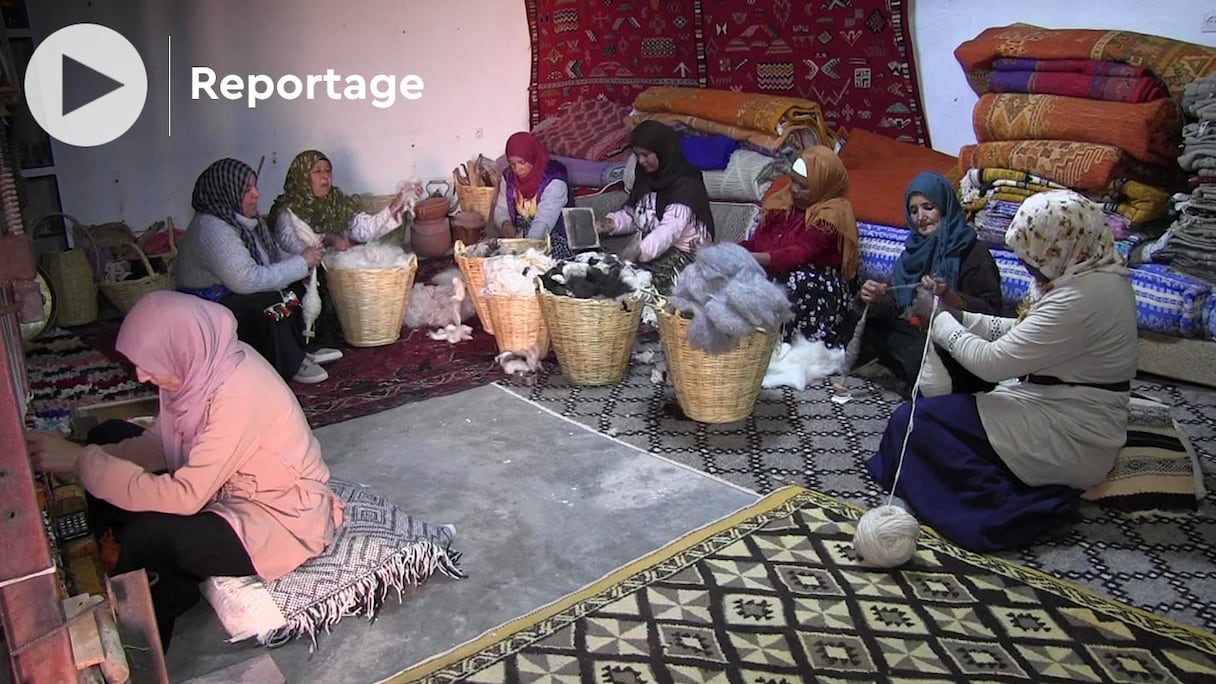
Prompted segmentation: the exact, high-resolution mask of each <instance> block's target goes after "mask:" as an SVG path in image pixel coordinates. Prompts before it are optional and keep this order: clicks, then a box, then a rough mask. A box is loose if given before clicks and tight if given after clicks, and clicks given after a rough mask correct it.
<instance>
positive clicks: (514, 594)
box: [168, 386, 758, 684]
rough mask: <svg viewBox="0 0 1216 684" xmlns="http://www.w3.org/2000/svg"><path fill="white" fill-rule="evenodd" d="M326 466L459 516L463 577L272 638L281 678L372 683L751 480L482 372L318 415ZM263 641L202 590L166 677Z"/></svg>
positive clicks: (681, 525)
mask: <svg viewBox="0 0 1216 684" xmlns="http://www.w3.org/2000/svg"><path fill="white" fill-rule="evenodd" d="M317 437H318V439H319V440H320V441H321V444H322V446H323V448H324V453H325V458H326V461H327V462H328V463H329V465H330V469H331V471H332V472H333V474H334V475H335V476H339V477H342V478H346V479H349V480H354V481H358V482H363V483H367V484H370V485H371V486H373V487H375V488H376V489H377V490H378V491H380V492H383V493H384V494H385V495H387V496H388V497H389V498H391V499H393V500H394V501H396V502H397V504H398V505H400V506H402V507H403V508H404V509H405V510H406V511H408V512H409V513H411V514H413V515H416V516H418V517H420V518H422V519H423V520H427V521H429V522H433V523H452V524H454V525H455V526H456V540H457V541H456V544H455V545H454V548H456V549H458V550H460V551H462V552H463V553H464V557H463V559H462V561H461V567H462V568H463V569H464V570H465V571H466V572H467V573H468V575H469V576H468V578H466V579H463V580H459V581H457V580H451V579H448V578H447V577H444V576H442V575H439V576H436V577H434V578H432V579H431V580H430V581H429V582H427V583H426V584H424V585H423V586H422V587H421V588H420V589H418V590H416V591H415V592H413V593H412V594H409V595H407V596H406V597H405V602H404V603H403V604H402V605H398V604H397V603H396V601H395V599H390V601H389V603H387V604H386V605H385V607H384V608H383V609H382V610H381V612H380V614H379V616H378V618H377V620H376V621H375V622H374V623H369V622H368V621H367V620H366V619H363V618H358V617H351V618H347V619H346V620H344V621H343V622H341V623H339V625H338V626H337V627H336V628H335V629H334V631H333V632H332V633H330V634H328V635H324V634H323V635H322V636H321V638H320V642H319V646H318V648H317V651H316V652H315V653H313V654H309V653H308V645H307V643H305V642H299V641H298V642H295V643H292V644H289V645H287V646H284V647H282V648H279V649H276V650H273V651H269V653H270V654H271V656H272V657H273V658H274V660H275V662H276V663H277V665H278V667H279V669H280V670H281V671H282V673H283V675H284V677H285V678H286V680H287V682H291V683H293V684H294V683H296V682H325V683H327V684H336V683H344V682H357V683H361V682H375V681H377V680H380V679H382V678H384V677H387V676H389V675H392V674H394V673H396V672H399V671H401V670H403V669H405V668H406V667H409V666H411V665H413V664H415V663H417V662H420V661H422V660H424V659H426V658H428V657H430V656H433V655H436V654H438V653H441V652H443V651H445V650H447V649H449V648H451V647H453V646H456V645H457V644H460V643H463V642H465V641H467V640H469V639H471V638H474V637H476V636H478V635H479V634H481V633H482V632H484V631H486V630H488V629H492V628H494V627H496V626H498V625H500V624H502V623H503V622H506V621H508V620H510V619H513V618H516V617H519V616H521V615H524V614H525V613H528V612H529V611H531V610H533V609H536V608H539V607H540V606H542V605H545V604H547V603H549V602H551V601H553V600H555V599H558V598H560V597H562V596H564V595H566V594H568V593H570V592H572V591H575V590H577V589H579V588H581V587H583V586H585V585H586V584H588V583H590V582H593V581H595V580H596V579H599V578H600V577H602V576H603V575H605V574H606V573H608V572H609V571H611V570H613V569H615V568H617V567H620V566H622V565H624V564H626V563H628V562H629V561H632V560H634V559H636V558H638V557H639V556H642V555H644V554H646V553H649V552H650V551H653V550H655V549H657V548H659V547H661V546H663V545H664V544H666V543H668V542H670V541H673V540H675V539H677V538H679V537H681V536H682V535H684V534H685V533H687V532H690V531H692V530H694V529H696V528H698V527H700V526H702V525H705V524H707V523H710V522H712V521H714V520H717V519H718V518H721V517H723V516H725V515H727V514H729V513H731V512H733V511H735V510H737V509H739V508H741V507H743V506H746V505H748V504H750V503H752V502H754V501H755V500H756V499H757V498H758V497H757V495H756V494H754V493H752V492H749V491H747V490H744V489H741V488H739V487H737V486H735V485H732V484H730V483H727V482H725V481H723V480H719V479H716V478H714V477H712V476H709V475H706V474H704V473H701V472H698V471H694V470H690V469H687V468H685V467H683V466H680V465H677V464H674V463H672V462H670V461H667V460H665V459H662V458H659V457H657V456H653V455H651V454H647V453H644V452H641V451H639V450H637V449H635V448H633V447H630V446H627V445H625V444H623V443H619V442H616V441H614V440H611V439H608V438H606V437H604V436H601V435H598V434H596V433H594V432H591V431H590V430H588V429H586V428H584V427H582V426H579V425H577V424H574V423H571V422H569V421H566V420H564V419H562V418H559V417H557V416H554V415H552V414H550V413H547V412H545V411H542V410H541V409H538V408H536V407H535V406H533V405H531V404H529V403H528V402H526V401H525V400H523V399H520V398H518V397H516V396H515V395H512V394H510V393H509V392H507V391H505V390H503V389H501V388H498V387H493V386H488V387H482V388H478V389H474V390H470V391H467V392H462V393H460V394H456V395H451V396H447V397H439V398H436V399H430V400H427V401H424V402H419V403H413V404H407V405H405V406H402V407H399V408H397V409H393V410H390V411H386V412H384V413H380V414H377V415H372V416H366V417H363V418H358V419H355V420H351V421H348V422H345V423H339V424H337V425H330V426H327V427H324V428H321V429H319V430H317ZM264 653H267V650H266V649H264V648H261V647H242V646H237V645H231V644H227V643H226V642H224V634H223V632H222V631H221V629H220V626H219V623H218V622H217V621H216V619H215V617H214V614H213V613H212V612H211V609H210V606H209V605H207V604H206V603H205V602H204V603H201V604H200V605H199V606H197V607H195V608H194V609H193V610H192V611H191V612H190V613H188V614H187V615H185V616H183V617H182V618H181V619H180V620H179V621H178V623H177V627H176V630H175V633H174V637H173V647H172V648H171V649H170V652H169V654H168V663H169V671H170V675H171V677H172V679H173V681H174V682H180V681H184V680H186V679H189V678H191V677H196V676H199V675H202V674H205V673H209V672H212V671H215V670H218V669H220V668H223V667H226V666H229V665H232V664H234V663H237V662H240V661H242V660H246V659H250V658H255V657H257V656H259V655H262V654H264Z"/></svg>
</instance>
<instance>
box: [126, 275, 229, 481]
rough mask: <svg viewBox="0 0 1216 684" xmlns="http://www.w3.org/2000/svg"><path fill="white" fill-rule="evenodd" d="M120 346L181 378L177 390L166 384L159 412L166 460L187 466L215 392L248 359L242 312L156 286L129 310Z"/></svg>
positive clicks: (149, 368) (151, 368) (155, 369)
mask: <svg viewBox="0 0 1216 684" xmlns="http://www.w3.org/2000/svg"><path fill="white" fill-rule="evenodd" d="M114 348H115V349H117V350H118V351H119V353H121V354H122V355H123V356H125V357H127V359H128V360H130V361H131V363H133V364H135V365H136V366H137V367H139V368H140V369H142V370H143V371H144V372H146V373H150V374H152V375H156V376H162V377H172V378H177V379H179V380H181V382H182V385H181V387H180V388H178V389H177V390H175V391H169V390H166V389H164V388H162V389H161V390H160V416H159V418H158V423H159V425H160V433H161V442H162V445H163V447H164V453H165V464H166V465H167V466H168V467H169V471H170V472H172V471H175V470H177V469H178V468H181V467H182V466H183V465H185V464H186V461H187V460H188V458H189V456H190V450H191V449H192V448H193V447H194V443H195V441H196V440H197V438H198V435H199V433H200V432H202V430H203V424H204V422H205V420H206V417H207V411H208V409H209V408H210V404H211V399H212V397H214V396H215V393H216V391H217V390H218V389H219V388H220V386H221V385H223V384H224V382H226V381H227V380H228V378H229V376H231V375H232V372H233V371H234V370H236V367H237V365H239V364H240V363H241V361H243V360H244V359H245V353H246V352H245V347H244V346H243V345H242V344H241V343H240V342H239V341H238V340H237V336H236V317H235V316H233V314H232V312H231V311H230V310H228V309H227V308H226V307H224V306H223V305H221V304H216V303H214V302H211V301H208V300H206V299H202V298H201V297H195V296H193V295H188V294H183V293H181V292H173V291H168V290H162V291H158V292H150V293H148V294H146V295H144V296H143V297H140V298H139V301H138V302H136V303H135V306H134V307H132V309H131V311H130V312H129V313H127V315H126V318H125V319H124V320H123V322H122V327H121V328H119V330H118V339H117V342H116V343H115V345H114Z"/></svg>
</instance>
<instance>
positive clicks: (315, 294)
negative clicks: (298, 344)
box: [287, 209, 321, 340]
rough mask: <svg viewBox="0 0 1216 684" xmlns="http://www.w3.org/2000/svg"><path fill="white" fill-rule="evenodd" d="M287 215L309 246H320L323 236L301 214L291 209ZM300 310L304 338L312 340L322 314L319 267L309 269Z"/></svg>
mask: <svg viewBox="0 0 1216 684" xmlns="http://www.w3.org/2000/svg"><path fill="white" fill-rule="evenodd" d="M287 215H288V217H289V218H290V219H291V228H292V230H294V231H295V234H296V237H297V238H299V239H300V242H303V243H304V244H305V245H307V246H308V247H320V246H321V236H320V235H317V233H316V232H315V231H314V230H313V229H312V226H309V225H308V224H307V223H305V222H304V221H303V219H301V218H300V217H299V216H296V215H295V213H294V212H292V211H291V210H290V209H288V210H287ZM300 310H301V311H303V312H304V339H305V340H311V339H312V338H313V336H314V335H315V334H316V333H315V332H314V331H313V324H315V323H316V322H317V317H318V316H320V315H321V293H320V292H319V291H318V290H317V269H316V267H313V268H311V269H309V271H308V285H307V287H306V288H305V290H304V299H303V300H302V301H301V302H300Z"/></svg>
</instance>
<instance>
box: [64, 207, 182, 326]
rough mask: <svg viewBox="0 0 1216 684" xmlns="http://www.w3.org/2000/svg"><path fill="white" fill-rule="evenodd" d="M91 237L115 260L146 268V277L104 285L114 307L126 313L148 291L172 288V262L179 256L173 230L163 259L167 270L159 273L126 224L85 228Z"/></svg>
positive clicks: (108, 224) (102, 291)
mask: <svg viewBox="0 0 1216 684" xmlns="http://www.w3.org/2000/svg"><path fill="white" fill-rule="evenodd" d="M86 230H87V231H88V233H89V234H90V235H91V236H92V238H93V239H94V240H95V241H97V242H99V243H104V244H105V245H106V246H107V247H109V248H110V252H111V254H112V255H113V258H115V259H124V260H139V261H140V262H141V263H143V265H144V269H145V271H146V272H147V275H145V276H143V277H140V278H132V279H128V280H120V281H117V282H113V283H108V282H105V281H104V280H103V281H102V282H101V293H102V294H104V295H105V296H106V299H108V300H110V303H111V304H113V305H114V308H116V309H118V310H119V311H121V312H123V313H124V314H125V313H127V312H128V311H130V310H131V308H132V307H134V306H135V303H136V302H138V301H139V299H140V297H143V296H144V295H146V294H148V293H149V292H157V291H159V290H172V289H173V259H174V257H176V256H177V245H176V244H175V243H174V237H173V231H172V230H170V231H169V253H168V258H166V259H164V260H163V263H164V271H163V272H157V270H156V269H155V268H153V267H152V262H151V261H150V260H149V259H148V255H147V254H145V253H144V250H143V248H142V247H140V246H139V243H138V242H137V241H136V240H135V235H134V234H133V233H132V232H131V229H130V228H129V227H128V226H127V225H126V224H125V223H104V224H101V225H99V226H92V227H89V228H86Z"/></svg>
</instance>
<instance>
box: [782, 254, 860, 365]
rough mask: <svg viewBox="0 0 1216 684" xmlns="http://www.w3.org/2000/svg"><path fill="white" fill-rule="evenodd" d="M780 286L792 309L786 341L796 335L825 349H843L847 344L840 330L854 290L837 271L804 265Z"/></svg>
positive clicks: (830, 268)
mask: <svg viewBox="0 0 1216 684" xmlns="http://www.w3.org/2000/svg"><path fill="white" fill-rule="evenodd" d="M782 284H783V285H785V289H786V292H787V294H788V295H789V298H790V303H791V304H792V305H793V307H794V320H793V322H792V323H790V324H789V325H787V326H786V330H785V338H786V339H787V340H789V339H790V338H792V337H793V336H794V333H800V334H801V335H802V336H803V337H805V338H806V339H808V340H810V341H812V342H816V341H820V342H823V343H824V344H826V345H827V346H829V347H843V346H844V345H845V344H847V343H848V339H847V336H845V335H842V334H841V332H840V327H841V324H842V323H843V321H844V317H845V314H846V313H847V312H848V309H849V302H850V300H851V299H852V297H853V295H854V292H853V290H854V287H853V284H851V283H848V282H846V281H845V279H844V277H843V276H841V274H840V269H838V268H833V267H830V266H807V267H804V268H800V269H798V270H796V271H790V273H789V274H788V275H786V276H785V279H784V282H782Z"/></svg>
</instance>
